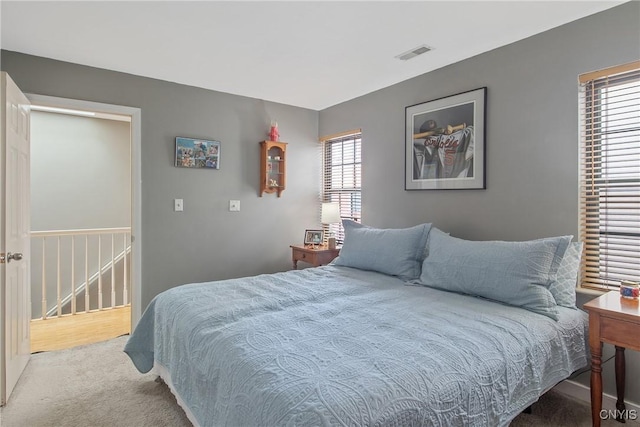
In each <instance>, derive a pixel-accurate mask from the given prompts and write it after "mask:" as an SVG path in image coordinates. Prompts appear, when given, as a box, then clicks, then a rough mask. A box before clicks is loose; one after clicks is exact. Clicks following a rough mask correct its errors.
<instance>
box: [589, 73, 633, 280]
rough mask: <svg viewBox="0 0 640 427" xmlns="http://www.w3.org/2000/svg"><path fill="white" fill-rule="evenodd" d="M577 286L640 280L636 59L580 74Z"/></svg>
mask: <svg viewBox="0 0 640 427" xmlns="http://www.w3.org/2000/svg"><path fill="white" fill-rule="evenodd" d="M580 240H581V241H583V242H584V243H585V252H584V256H583V263H582V266H581V281H582V286H585V287H592V288H604V289H609V288H612V287H617V286H619V285H620V281H622V280H632V281H640V61H636V62H634V63H630V64H625V65H622V66H617V67H612V68H609V69H606V70H602V71H597V72H593V73H588V74H584V75H581V76H580Z"/></svg>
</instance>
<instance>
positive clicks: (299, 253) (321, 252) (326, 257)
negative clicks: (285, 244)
mask: <svg viewBox="0 0 640 427" xmlns="http://www.w3.org/2000/svg"><path fill="white" fill-rule="evenodd" d="M339 253H340V249H329V248H327V247H326V246H317V247H316V248H315V249H314V248H313V247H311V246H309V247H306V246H296V245H291V259H292V260H293V268H294V269H297V268H298V261H304V262H308V263H309V264H312V265H313V266H314V267H318V266H319V265H324V264H329V263H330V262H331V261H332V260H333V259H334V258H335V257H337V256H338V254H339Z"/></svg>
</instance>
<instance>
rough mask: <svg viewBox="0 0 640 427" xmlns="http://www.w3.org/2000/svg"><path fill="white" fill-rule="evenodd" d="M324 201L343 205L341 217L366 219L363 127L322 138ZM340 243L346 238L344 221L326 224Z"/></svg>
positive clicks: (356, 219) (341, 206)
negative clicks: (363, 177)
mask: <svg viewBox="0 0 640 427" xmlns="http://www.w3.org/2000/svg"><path fill="white" fill-rule="evenodd" d="M320 141H321V142H322V163H323V167H322V195H321V199H322V202H334V203H336V202H337V203H338V204H339V206H340V218H341V219H352V220H354V221H358V222H360V221H361V218H362V195H361V187H362V178H361V174H362V161H361V157H362V134H361V132H360V131H359V130H357V131H350V132H346V133H344V134H340V135H337V136H330V137H326V138H321V139H320ZM325 231H329V232H332V233H333V234H334V235H335V237H336V240H337V241H338V243H341V242H342V241H343V240H344V229H343V228H342V223H338V224H331V225H329V226H325Z"/></svg>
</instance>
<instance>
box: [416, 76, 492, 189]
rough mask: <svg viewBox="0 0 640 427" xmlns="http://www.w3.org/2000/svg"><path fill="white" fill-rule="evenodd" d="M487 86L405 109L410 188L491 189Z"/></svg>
mask: <svg viewBox="0 0 640 427" xmlns="http://www.w3.org/2000/svg"><path fill="white" fill-rule="evenodd" d="M486 100H487V88H486V87H483V88H479V89H475V90H471V91H468V92H463V93H459V94H457V95H451V96H447V97H445V98H439V99H434V100H433V101H428V102H423V103H422V104H416V105H412V106H409V107H406V108H405V178H404V189H405V190H456V189H485V188H486V182H485V120H486V117H485V110H486V102H487V101H486Z"/></svg>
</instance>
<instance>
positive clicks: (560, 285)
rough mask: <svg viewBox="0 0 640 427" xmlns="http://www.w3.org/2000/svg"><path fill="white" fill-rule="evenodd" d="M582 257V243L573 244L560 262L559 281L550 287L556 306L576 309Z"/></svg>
mask: <svg viewBox="0 0 640 427" xmlns="http://www.w3.org/2000/svg"><path fill="white" fill-rule="evenodd" d="M581 256H582V242H573V243H571V244H570V245H569V247H568V248H567V251H566V252H565V254H564V257H562V261H560V266H559V267H558V277H557V280H556V281H555V282H554V283H552V284H551V286H549V291H551V294H552V295H553V298H555V300H556V304H558V305H561V306H563V307H569V308H576V284H577V282H578V270H579V269H580V258H581Z"/></svg>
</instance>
